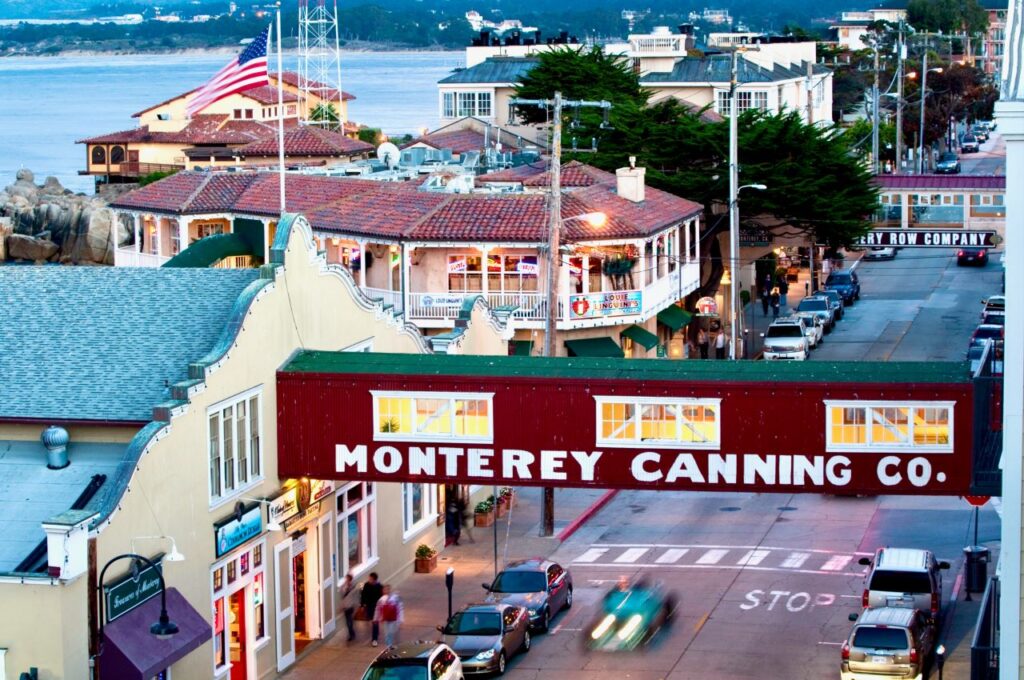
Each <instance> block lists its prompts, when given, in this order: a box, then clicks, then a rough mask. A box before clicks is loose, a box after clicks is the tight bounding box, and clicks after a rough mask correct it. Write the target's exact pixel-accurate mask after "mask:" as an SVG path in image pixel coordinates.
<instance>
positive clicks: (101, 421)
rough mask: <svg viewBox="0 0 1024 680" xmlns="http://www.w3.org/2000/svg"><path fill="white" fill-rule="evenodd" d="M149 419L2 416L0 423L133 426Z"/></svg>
mask: <svg viewBox="0 0 1024 680" xmlns="http://www.w3.org/2000/svg"><path fill="white" fill-rule="evenodd" d="M149 422H150V421H149V420H112V419H109V418H98V419H95V420H90V419H87V418H22V417H8V416H0V423H10V424H18V425H118V426H125V427H128V426H131V427H144V426H145V425H148V424H149Z"/></svg>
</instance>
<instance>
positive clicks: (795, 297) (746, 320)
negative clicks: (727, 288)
mask: <svg viewBox="0 0 1024 680" xmlns="http://www.w3.org/2000/svg"><path fill="white" fill-rule="evenodd" d="M810 284H811V272H810V270H809V269H801V270H800V273H799V274H798V278H797V280H796V281H790V282H789V292H788V293H787V294H786V297H785V299H783V300H781V301H780V302H781V304H780V308H779V317H780V318H781V317H783V316H786V315H787V314H789V313H790V312H792V311H793V310H794V309H796V306H797V305H798V304H800V301H801V300H803V299H804V297H806V296H807V295H808V293H809V291H810ZM774 320H775V317H774V316H773V315H772V310H771V309H770V308H769V309H768V315H767V316H765V315H764V311H763V309H762V307H761V299H760V298H757V299H754V300H751V301H750V303H749V304H747V306H746V307H744V308H743V328H744V330H745V331H746V340H747V356H746V358H747V359H754V358H756V357H757V356H758V355H759V354H760V353H761V347H762V346H763V345H764V339H763V338H762V337H761V334H762V333H764V332H765V331H767V330H768V326H770V325H771V323H772V321H774Z"/></svg>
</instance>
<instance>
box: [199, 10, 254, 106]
mask: <svg viewBox="0 0 1024 680" xmlns="http://www.w3.org/2000/svg"><path fill="white" fill-rule="evenodd" d="M269 39H270V27H269V26H268V27H267V30H265V31H263V32H262V33H260V34H259V35H258V36H256V38H255V39H254V40H253V41H252V42H251V43H249V45H248V46H247V47H246V48H245V50H243V51H242V53H241V54H240V55H238V58H236V59H232V60H231V62H230V63H228V65H227V66H225V67H224V68H222V69H221V70H220V71H218V72H217V75H215V76H214V77H213V78H211V79H210V80H209V81H207V83H206V84H205V85H203V86H202V87H200V88H199V89H198V90H196V91H195V94H193V95H192V98H191V99H190V100H189V102H188V107H187V110H188V115H189V116H194V115H195V114H197V113H199V112H200V111H202V110H203V109H205V108H206V107H207V106H209V105H210V104H212V103H214V102H216V101H220V100H221V99H224V98H225V97H229V96H231V95H233V94H237V93H239V92H245V91H246V90H251V89H253V88H254V87H262V86H263V85H267V84H268V83H269V80H268V78H267V40H269Z"/></svg>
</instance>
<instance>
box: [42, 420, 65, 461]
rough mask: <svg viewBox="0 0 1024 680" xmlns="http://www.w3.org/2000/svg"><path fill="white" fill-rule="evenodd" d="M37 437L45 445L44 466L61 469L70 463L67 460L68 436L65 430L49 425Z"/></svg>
mask: <svg viewBox="0 0 1024 680" xmlns="http://www.w3.org/2000/svg"><path fill="white" fill-rule="evenodd" d="M39 438H40V439H41V440H42V442H43V446H45V447H46V467H48V468H50V469H51V470H63V469H64V468H66V467H67V466H68V465H71V461H69V460H68V441H69V440H70V437H69V436H68V431H67V430H65V429H64V428H63V427H57V426H56V425H50V427H48V428H46V429H45V430H43V434H42V435H41V436H40V437H39Z"/></svg>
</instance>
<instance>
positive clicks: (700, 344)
mask: <svg viewBox="0 0 1024 680" xmlns="http://www.w3.org/2000/svg"><path fill="white" fill-rule="evenodd" d="M697 348H698V349H699V350H700V358H701V359H707V358H708V334H707V331H705V330H704V329H703V328H701V329H700V330H699V331H697Z"/></svg>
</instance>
